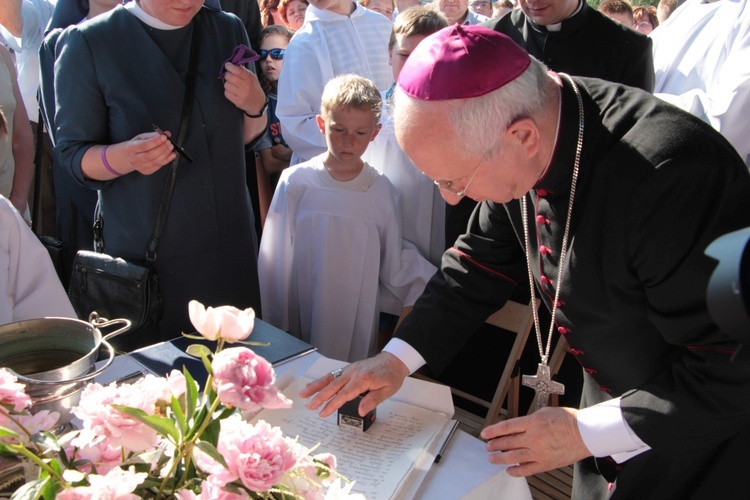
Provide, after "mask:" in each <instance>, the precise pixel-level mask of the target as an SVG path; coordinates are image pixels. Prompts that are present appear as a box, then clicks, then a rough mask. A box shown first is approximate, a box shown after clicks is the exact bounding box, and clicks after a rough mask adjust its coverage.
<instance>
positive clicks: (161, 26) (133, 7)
mask: <svg viewBox="0 0 750 500" xmlns="http://www.w3.org/2000/svg"><path fill="white" fill-rule="evenodd" d="M125 8H126V9H127V10H128V11H130V13H131V14H133V15H134V16H135V17H137V18H138V19H140V20H141V21H143V22H144V23H145V24H147V25H148V26H151V27H152V28H156V29H158V30H178V29H180V28H184V27H185V26H172V25H171V24H167V23H165V22H163V21H160V20H159V19H157V18H155V17H154V16H152V15H151V14H149V13H148V12H146V11H145V10H143V9H142V8H141V6H140V2H138V1H135V2H128V3H126V4H125Z"/></svg>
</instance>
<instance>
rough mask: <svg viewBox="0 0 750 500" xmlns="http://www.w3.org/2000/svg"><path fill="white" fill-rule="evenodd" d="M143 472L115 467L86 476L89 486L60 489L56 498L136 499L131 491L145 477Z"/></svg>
mask: <svg viewBox="0 0 750 500" xmlns="http://www.w3.org/2000/svg"><path fill="white" fill-rule="evenodd" d="M147 475H148V474H146V473H145V472H135V468H134V467H132V466H131V467H130V468H129V469H128V470H122V469H120V468H119V467H115V468H114V469H112V470H111V471H109V472H108V473H107V475H105V476H99V475H95V474H91V475H89V476H88V480H89V484H90V486H79V487H77V488H68V489H66V490H63V491H61V492H60V493H58V494H57V496H56V497H55V498H56V500H95V499H96V500H98V499H104V498H106V499H107V500H138V499H139V498H140V497H139V496H138V495H135V494H133V491H135V489H136V488H137V487H138V486H139V485H140V484H141V483H142V482H143V481H144V480H145V479H146V476H147Z"/></svg>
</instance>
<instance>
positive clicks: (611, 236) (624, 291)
mask: <svg viewBox="0 0 750 500" xmlns="http://www.w3.org/2000/svg"><path fill="white" fill-rule="evenodd" d="M575 80H576V82H577V83H578V84H579V88H580V89H581V92H582V94H583V102H584V113H585V132H584V139H583V151H582V157H581V163H580V174H579V180H578V187H577V191H576V195H575V204H574V208H573V215H572V221H571V234H570V243H569V248H568V254H567V258H566V262H564V263H563V265H564V266H565V268H566V269H565V278H564V280H563V285H562V289H561V293H560V303H559V306H558V310H557V314H556V317H555V322H556V331H557V332H559V333H561V334H563V335H565V338H566V340H567V341H568V343H569V344H570V347H571V349H572V352H573V353H574V355H575V357H576V359H577V360H578V361H579V363H580V364H581V365H582V367H583V370H584V374H583V377H584V387H583V394H582V400H581V407H586V406H590V405H593V404H596V403H599V402H602V401H606V400H608V399H611V398H614V397H620V396H621V397H622V412H623V415H624V418H625V420H626V422H627V423H628V425H629V426H630V428H631V429H632V430H633V431H634V432H635V433H636V435H637V436H638V437H639V438H640V439H641V440H642V441H644V442H645V443H646V444H647V445H649V446H650V447H651V450H650V451H646V452H644V453H642V454H640V455H638V456H636V457H634V458H631V459H630V460H628V461H626V462H624V463H623V464H620V465H619V467H618V468H619V469H620V470H619V475H617V480H616V482H615V484H614V488H613V489H612V490H611V491H608V488H607V483H608V480H607V479H605V478H604V477H603V476H602V475H600V474H599V472H598V468H600V469H601V471H603V472H605V474H606V475H607V477H609V478H610V479H612V478H613V476H611V475H610V473H614V472H616V470H615V464H614V463H613V462H612V461H611V460H608V459H605V458H600V459H597V460H594V459H588V460H585V461H583V462H580V463H578V464H577V465H576V469H575V480H574V498H607V497H608V495H609V494H612V498H638V499H641V498H658V499H665V498H680V499H682V498H692V497H693V495H694V497H695V498H705V497H706V495H707V494H709V493H711V494H713V495H714V496H716V495H718V496H716V498H737V497H738V495H740V494H744V491H745V488H744V487H742V486H741V481H738V479H739V478H738V477H737V476H736V475H737V474H740V473H741V471H742V470H743V468H744V465H743V464H744V463H746V461H745V460H744V459H743V458H742V457H744V456H745V455H746V453H747V449H748V445H750V433H749V432H748V427H749V426H750V361H748V358H749V357H748V356H745V358H744V360H742V359H739V358H738V359H736V360H734V361H732V360H731V358H732V353H733V352H734V351H735V350H736V349H737V345H736V343H735V342H734V341H732V340H731V339H730V338H728V337H727V336H726V335H725V334H723V333H722V332H720V331H719V330H718V328H717V327H716V325H715V324H714V322H713V321H712V320H711V318H710V316H709V314H708V311H707V309H706V302H705V294H706V287H707V283H708V279H709V277H710V275H711V273H712V271H713V269H714V267H715V262H714V261H713V260H711V259H709V258H708V257H706V256H705V255H704V250H705V248H706V247H707V246H708V244H709V243H711V242H712V241H713V240H714V239H715V238H717V237H718V236H720V235H722V234H725V233H728V232H731V231H734V230H737V229H740V228H744V227H747V226H750V175H749V174H748V171H747V168H746V167H745V165H744V163H743V162H742V160H741V159H740V158H739V156H738V155H737V154H736V152H735V151H734V150H733V149H732V147H731V145H730V144H729V143H728V142H727V141H725V140H724V138H723V137H722V136H721V135H720V134H719V133H717V132H715V131H714V130H713V129H712V128H711V127H710V126H709V125H707V124H705V123H703V122H701V121H700V120H698V119H697V118H695V117H693V116H692V115H689V114H687V113H685V112H683V111H680V110H678V109H677V108H674V107H672V106H670V105H668V104H666V103H664V102H662V101H660V100H659V99H657V98H655V97H653V96H651V95H650V94H648V93H646V92H643V91H641V90H638V89H634V88H630V87H626V86H621V85H616V84H609V83H607V82H603V81H601V80H596V79H587V78H575ZM562 95H563V105H562V113H563V118H562V123H561V132H560V134H561V135H560V138H559V140H558V145H557V148H556V150H555V154H554V158H553V160H552V164H551V166H550V168H549V170H548V172H547V174H546V176H545V177H544V178H543V179H542V180H541V181H540V182H539V184H538V185H537V186H535V188H534V189H533V190H532V191H531V192H530V193H529V194H528V195H527V203H528V208H529V231H530V238H529V239H530V242H531V243H530V244H531V249H530V251H531V263H532V267H533V272H534V277H535V281H536V286H537V290H539V291H540V296H541V297H542V299H543V301H544V303H545V304H546V306H547V307H548V308H549V307H550V306H551V301H552V300H553V297H554V286H555V285H556V284H557V270H558V265H559V262H558V256H559V251H560V245H561V241H562V233H563V229H564V224H565V218H566V213H567V206H568V199H569V194H570V182H571V173H572V168H573V160H574V156H575V155H574V153H575V151H574V149H575V145H576V138H577V131H578V111H577V104H576V99H575V95H574V93H573V91H572V89H571V88H570V84H569V83H568V82H565V84H564V88H563V93H562ZM520 205H521V204H520V201H518V200H514V201H513V202H510V203H508V204H505V205H501V204H495V203H492V202H483V203H480V204H479V205H478V207H477V210H476V211H475V212H474V214H473V216H472V219H471V221H470V223H469V228H468V233H467V234H465V235H464V236H462V237H461V238H459V240H458V241H456V243H455V245H454V247H453V248H451V249H449V250H448V252H447V253H446V254H445V256H444V257H443V263H442V269H441V272H439V273H437V274H436V276H435V277H434V278H433V279H432V281H431V282H430V283H429V284H428V286H427V289H426V291H425V294H424V295H423V296H422V297H421V298H420V299H419V301H417V303H416V305H415V307H414V310H413V311H412V313H411V314H410V315H409V316H408V317H407V319H406V320H405V321H404V323H403V325H402V327H401V328H400V329H399V331H398V332H397V333H396V336H397V337H400V338H402V339H404V340H405V341H407V342H408V343H409V344H410V345H412V346H413V347H415V348H416V349H417V350H418V351H419V352H420V354H422V356H423V357H424V358H425V359H426V360H427V362H428V364H429V365H430V368H432V369H433V371H436V372H440V371H441V370H442V369H443V368H445V366H446V365H447V364H448V363H449V361H450V360H451V358H452V357H453V355H454V353H455V352H457V351H458V350H459V349H460V347H461V346H462V345H463V343H464V342H465V341H466V338H467V337H468V336H470V335H471V333H472V332H473V331H474V330H475V329H476V327H477V326H478V325H480V324H481V323H482V322H483V321H484V320H485V318H486V317H487V316H488V315H489V314H490V313H491V312H493V311H495V310H497V309H498V308H499V307H501V306H502V305H503V304H504V302H505V300H507V298H508V297H509V296H510V294H511V293H512V292H513V290H514V289H515V288H516V287H528V286H529V285H528V277H527V276H526V274H525V273H526V265H525V257H524V252H523V247H522V242H523V239H524V236H523V226H522V219H521V208H520ZM542 245H543V246H544V247H547V248H549V249H551V252H549V253H547V252H546V250H542V252H540V248H541V247H542ZM541 275H544V276H546V277H547V278H548V279H547V280H545V281H548V282H549V283H548V284H544V285H543V284H541V279H540V276H541ZM498 362H501V363H502V362H504V361H503V360H498ZM722 495H725V496H722Z"/></svg>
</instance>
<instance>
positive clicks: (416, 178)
mask: <svg viewBox="0 0 750 500" xmlns="http://www.w3.org/2000/svg"><path fill="white" fill-rule="evenodd" d="M381 124H382V128H381V130H380V133H379V134H378V136H377V137H376V138H375V140H374V141H373V142H371V143H370V146H369V147H368V148H367V151H366V152H365V154H364V155H363V156H362V159H363V160H365V161H366V162H367V163H369V164H370V165H372V166H373V167H374V168H375V169H377V170H378V171H380V172H381V173H382V174H383V175H385V176H386V177H388V180H390V181H391V183H392V184H393V187H395V188H396V192H397V193H398V196H399V200H400V206H401V210H400V220H401V229H402V231H403V235H404V238H405V239H406V240H407V241H410V242H411V243H414V245H415V246H416V247H417V250H419V253H421V254H422V255H423V256H424V257H425V258H426V259H427V260H429V261H430V262H431V263H432V264H433V265H435V266H439V265H440V259H441V258H442V256H443V252H444V251H445V200H443V197H442V196H440V191H439V190H438V187H437V186H436V185H435V183H434V182H432V179H430V178H429V177H427V176H426V175H424V174H423V173H422V171H420V170H419V169H418V168H417V167H416V166H414V164H413V163H412V162H411V160H410V159H409V157H408V156H406V153H404V151H403V150H402V149H401V146H399V145H398V142H396V136H395V135H394V131H393V121H392V119H391V117H390V114H389V113H388V107H387V106H383V116H382V119H381ZM381 300H382V303H381V309H382V310H383V311H384V312H387V313H390V314H395V315H398V314H399V311H398V308H399V303H398V301H397V300H395V298H394V297H393V295H392V294H391V293H390V292H389V291H388V290H387V289H382V290H381Z"/></svg>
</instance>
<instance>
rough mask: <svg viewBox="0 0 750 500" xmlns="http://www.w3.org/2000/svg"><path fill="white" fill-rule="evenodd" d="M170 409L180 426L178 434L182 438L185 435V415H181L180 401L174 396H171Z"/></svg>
mask: <svg viewBox="0 0 750 500" xmlns="http://www.w3.org/2000/svg"><path fill="white" fill-rule="evenodd" d="M171 407H172V413H173V414H174V417H175V419H176V420H177V423H178V424H179V426H180V427H179V431H180V434H181V435H183V436H184V435H185V434H186V433H187V421H186V420H185V413H183V411H182V408H181V407H180V401H179V400H178V399H177V398H176V397H174V396H172V404H171Z"/></svg>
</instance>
